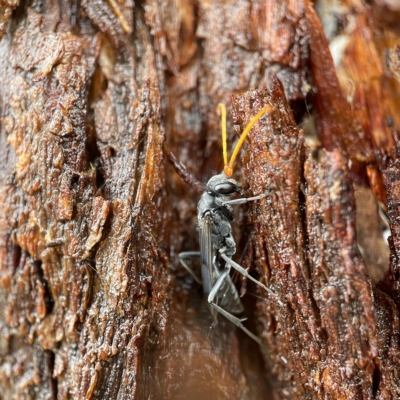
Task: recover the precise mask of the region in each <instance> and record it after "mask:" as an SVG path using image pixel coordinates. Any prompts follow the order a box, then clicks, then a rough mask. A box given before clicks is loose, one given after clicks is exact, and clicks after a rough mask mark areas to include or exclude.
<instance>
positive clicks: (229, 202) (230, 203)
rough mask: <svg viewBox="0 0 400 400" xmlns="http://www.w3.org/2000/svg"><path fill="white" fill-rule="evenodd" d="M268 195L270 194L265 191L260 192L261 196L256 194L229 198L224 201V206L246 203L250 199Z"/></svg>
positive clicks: (258, 198)
mask: <svg viewBox="0 0 400 400" xmlns="http://www.w3.org/2000/svg"><path fill="white" fill-rule="evenodd" d="M267 195H268V193H263V194H260V195H259V196H254V197H241V198H240V199H233V200H227V201H224V202H223V203H222V206H226V205H230V206H232V205H236V204H244V203H247V202H249V201H255V200H260V199H263V198H264V197H266V196H267Z"/></svg>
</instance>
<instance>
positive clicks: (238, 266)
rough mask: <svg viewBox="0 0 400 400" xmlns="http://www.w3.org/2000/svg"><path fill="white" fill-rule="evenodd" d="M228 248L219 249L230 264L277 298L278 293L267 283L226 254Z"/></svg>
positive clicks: (280, 303)
mask: <svg viewBox="0 0 400 400" xmlns="http://www.w3.org/2000/svg"><path fill="white" fill-rule="evenodd" d="M225 251H226V248H225V247H223V248H222V249H220V250H219V252H220V254H221V257H222V258H223V259H224V260H225V261H226V262H227V263H228V264H229V265H231V266H232V267H233V268H234V269H236V271H238V272H240V273H241V274H242V275H243V276H245V277H246V278H248V279H250V280H251V281H253V282H254V283H256V284H257V285H258V286H261V287H262V288H263V289H264V290H266V291H267V292H268V293H269V294H270V295H271V296H274V298H275V299H277V295H276V294H275V293H274V292H273V291H272V290H271V289H269V288H267V287H266V286H265V285H263V284H262V283H261V282H259V281H258V280H257V279H254V278H253V277H252V276H251V275H250V274H249V273H248V272H247V270H245V269H244V268H243V267H242V266H241V265H239V264H238V263H236V262H235V261H233V260H232V258H230V257H228V256H227V255H226V254H225ZM277 301H278V303H279V305H281V306H283V304H282V302H281V301H280V300H279V299H277Z"/></svg>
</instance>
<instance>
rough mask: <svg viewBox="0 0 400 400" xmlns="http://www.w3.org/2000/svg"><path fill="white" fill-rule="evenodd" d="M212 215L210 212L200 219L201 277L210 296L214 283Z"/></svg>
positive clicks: (206, 292) (205, 290) (205, 291)
mask: <svg viewBox="0 0 400 400" xmlns="http://www.w3.org/2000/svg"><path fill="white" fill-rule="evenodd" d="M211 230H212V217H211V215H210V214H209V213H207V214H205V215H204V217H203V218H201V219H200V220H199V234H200V260H201V277H202V279H203V289H204V293H205V294H206V295H207V296H208V295H209V293H210V291H211V289H212V287H213V285H214V279H213V256H214V250H213V244H212V234H211Z"/></svg>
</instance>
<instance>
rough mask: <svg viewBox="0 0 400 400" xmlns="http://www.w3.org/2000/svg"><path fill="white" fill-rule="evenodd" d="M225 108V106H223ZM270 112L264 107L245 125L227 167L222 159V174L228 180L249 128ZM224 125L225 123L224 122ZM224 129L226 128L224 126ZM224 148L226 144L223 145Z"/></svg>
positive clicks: (269, 107) (268, 107) (267, 107)
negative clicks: (223, 164) (223, 173)
mask: <svg viewBox="0 0 400 400" xmlns="http://www.w3.org/2000/svg"><path fill="white" fill-rule="evenodd" d="M224 107H225V106H224ZM270 110H272V107H271V106H266V107H264V108H263V109H261V110H260V111H259V112H258V113H257V114H256V115H255V116H254V117H253V118H252V120H251V121H250V122H249V123H248V124H247V126H246V128H245V129H244V131H243V132H242V134H241V135H240V138H239V141H238V142H237V144H236V146H235V149H234V150H233V153H232V156H231V159H230V160H229V165H228V163H227V161H225V158H224V163H225V166H224V172H225V175H226V176H227V177H228V178H230V177H231V176H232V172H233V168H232V167H233V163H234V161H235V159H236V156H237V155H238V153H239V150H240V148H241V147H242V144H243V143H244V140H245V139H246V137H247V135H248V134H249V132H250V131H251V128H252V127H253V126H254V125H255V124H256V123H257V121H258V120H259V119H260V118H261V117H262V116H263V115H264V114H265V113H267V112H268V111H270ZM225 125H226V122H225ZM225 129H226V126H225ZM222 136H224V133H222ZM225 141H226V132H225ZM225 146H226V144H225Z"/></svg>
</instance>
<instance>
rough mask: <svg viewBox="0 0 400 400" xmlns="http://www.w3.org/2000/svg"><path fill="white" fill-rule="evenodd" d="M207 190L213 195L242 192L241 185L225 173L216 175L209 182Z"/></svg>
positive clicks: (228, 194)
mask: <svg viewBox="0 0 400 400" xmlns="http://www.w3.org/2000/svg"><path fill="white" fill-rule="evenodd" d="M207 191H208V193H209V194H211V195H212V196H230V195H232V194H234V193H237V192H240V186H239V185H238V183H237V182H236V181H235V180H234V179H231V178H228V177H227V176H226V175H225V174H224V173H222V174H219V175H214V176H213V177H212V178H211V179H210V180H209V181H208V182H207Z"/></svg>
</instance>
